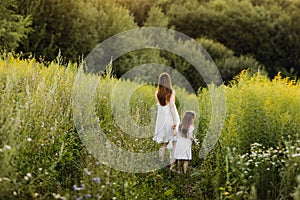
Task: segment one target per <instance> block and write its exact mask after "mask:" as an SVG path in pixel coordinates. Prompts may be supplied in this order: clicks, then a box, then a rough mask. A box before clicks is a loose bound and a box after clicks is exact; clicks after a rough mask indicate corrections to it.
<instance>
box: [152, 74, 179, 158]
mask: <svg viewBox="0 0 300 200" xmlns="http://www.w3.org/2000/svg"><path fill="white" fill-rule="evenodd" d="M155 99H156V104H157V118H156V126H155V132H154V137H153V140H154V141H156V142H158V143H160V144H161V147H160V150H159V157H160V161H164V154H165V149H166V147H167V145H168V143H169V142H172V141H173V138H174V129H175V127H176V124H179V122H180V119H179V114H178V111H177V108H176V105H175V91H174V90H173V88H172V82H171V78H170V76H169V74H167V73H162V74H160V75H159V79H158V89H157V91H156V92H155Z"/></svg>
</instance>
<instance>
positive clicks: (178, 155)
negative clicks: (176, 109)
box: [171, 111, 195, 174]
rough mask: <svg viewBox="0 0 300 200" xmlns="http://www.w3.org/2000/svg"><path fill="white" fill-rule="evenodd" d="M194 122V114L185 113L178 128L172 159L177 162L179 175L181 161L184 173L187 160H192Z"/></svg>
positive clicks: (190, 112) (191, 112)
mask: <svg viewBox="0 0 300 200" xmlns="http://www.w3.org/2000/svg"><path fill="white" fill-rule="evenodd" d="M194 120H195V113H194V112H193V111H187V112H185V114H184V116H183V119H182V121H181V123H180V125H179V127H178V133H177V142H176V146H175V150H174V159H177V160H178V166H177V167H178V174H180V173H181V166H180V164H181V161H183V162H184V163H183V172H184V173H186V171H187V167H188V164H189V160H192V141H193V139H194V136H193V130H194V126H193V123H194ZM171 169H172V168H171Z"/></svg>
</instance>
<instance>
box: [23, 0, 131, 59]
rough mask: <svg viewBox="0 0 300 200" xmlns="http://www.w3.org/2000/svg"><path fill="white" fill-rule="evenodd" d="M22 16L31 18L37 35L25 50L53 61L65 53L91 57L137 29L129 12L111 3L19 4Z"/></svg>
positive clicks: (39, 0) (36, 0)
mask: <svg viewBox="0 0 300 200" xmlns="http://www.w3.org/2000/svg"><path fill="white" fill-rule="evenodd" d="M18 3H19V7H20V11H19V12H20V13H22V14H23V15H31V16H32V19H33V30H34V31H33V32H32V33H31V34H30V35H29V36H28V39H27V40H25V41H23V42H22V45H21V47H20V49H21V50H23V51H26V52H33V53H34V54H36V55H37V56H45V57H46V58H47V60H53V59H54V58H55V57H56V55H57V54H58V52H59V50H61V52H62V55H63V56H64V57H66V58H68V59H71V60H78V58H79V56H82V55H87V54H88V53H89V52H90V51H91V50H92V49H93V48H94V47H95V46H96V45H97V44H98V43H99V42H101V41H103V40H104V39H106V38H108V37H110V36H112V35H114V34H117V33H119V32H121V31H124V30H127V29H131V28H134V27H136V25H135V23H134V22H133V17H132V16H130V14H129V12H128V10H126V9H124V8H123V7H121V6H117V5H112V4H110V3H109V1H107V0H92V1H83V0H64V1H60V0H32V1H31V0H30V1H29V0H28V1H21V0H19V1H18Z"/></svg>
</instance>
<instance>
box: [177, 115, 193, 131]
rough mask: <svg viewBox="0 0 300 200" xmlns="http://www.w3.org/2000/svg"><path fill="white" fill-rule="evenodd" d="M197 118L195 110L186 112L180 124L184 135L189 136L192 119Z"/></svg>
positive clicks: (180, 129)
mask: <svg viewBox="0 0 300 200" xmlns="http://www.w3.org/2000/svg"><path fill="white" fill-rule="evenodd" d="M194 118H195V112H193V111H186V112H185V113H184V116H183V119H182V121H181V123H180V125H179V132H180V133H181V134H182V136H183V137H187V133H188V131H189V128H190V127H191V125H192V120H193V119H194Z"/></svg>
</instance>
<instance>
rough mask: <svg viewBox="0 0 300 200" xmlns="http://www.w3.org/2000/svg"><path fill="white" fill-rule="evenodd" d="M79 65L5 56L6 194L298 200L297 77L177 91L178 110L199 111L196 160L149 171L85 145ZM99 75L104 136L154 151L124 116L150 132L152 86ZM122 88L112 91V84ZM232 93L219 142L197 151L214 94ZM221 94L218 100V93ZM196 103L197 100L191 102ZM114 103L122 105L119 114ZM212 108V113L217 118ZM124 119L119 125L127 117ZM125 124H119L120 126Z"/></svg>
mask: <svg viewBox="0 0 300 200" xmlns="http://www.w3.org/2000/svg"><path fill="white" fill-rule="evenodd" d="M77 74H78V66H77V65H75V64H71V63H70V64H68V65H67V66H62V65H60V63H59V62H58V61H56V62H54V61H53V62H49V63H48V64H47V66H45V65H44V64H41V63H40V62H38V61H36V60H35V59H33V58H32V59H26V60H21V59H19V58H15V57H13V56H12V55H9V54H8V55H2V56H1V59H0V94H1V95H0V163H1V164H0V199H270V200H274V199H295V200H299V199H300V137H299V134H300V124H299V122H300V112H299V111H300V82H299V81H296V80H293V79H290V78H283V77H281V75H280V73H279V74H278V75H277V76H276V77H275V78H274V79H272V80H270V79H269V78H268V77H267V76H266V75H263V74H260V73H256V74H250V73H248V72H247V71H242V72H241V73H240V74H239V75H238V76H236V77H235V78H234V80H232V81H231V82H230V83H229V84H228V85H222V86H219V87H218V88H216V87H213V86H209V87H208V88H200V89H199V90H198V91H197V92H196V94H189V93H187V92H186V91H185V90H184V89H182V88H178V87H175V89H176V94H177V99H178V101H177V106H178V109H179V112H180V113H181V114H182V113H183V111H184V110H186V109H193V108H194V107H197V108H198V111H197V121H196V124H197V127H196V128H197V131H196V137H197V139H198V141H199V144H198V145H197V144H194V145H193V149H192V151H193V160H192V161H191V163H190V167H189V170H188V174H187V175H178V174H176V173H173V172H171V171H170V170H169V169H168V168H167V167H165V168H161V169H159V170H155V171H152V172H148V173H128V172H122V171H118V170H115V169H113V168H110V167H109V166H107V165H106V163H105V162H103V161H101V160H98V159H96V157H95V156H94V155H93V154H92V153H91V152H90V151H89V150H88V149H87V148H86V146H85V145H84V144H83V143H82V140H81V138H80V136H79V133H78V131H77V129H76V127H75V123H74V116H73V115H74V110H73V107H72V105H73V103H74V102H73V97H74V96H73V95H74V94H73V91H74V84H75V80H76V76H77ZM86 78H87V79H84V80H83V81H86V84H89V83H90V82H89V79H91V80H92V79H93V80H98V81H99V83H98V87H97V90H96V95H95V96H94V98H95V105H96V106H95V108H94V110H95V113H96V114H97V117H98V123H99V126H100V127H101V128H102V130H103V132H104V133H105V135H106V136H107V138H108V139H109V140H110V141H111V142H112V143H113V144H116V145H117V146H118V147H120V148H122V149H126V150H127V151H132V152H149V151H152V150H158V148H159V146H158V145H157V144H156V143H154V142H153V141H152V139H151V137H148V138H133V137H132V136H130V135H128V134H126V130H130V131H132V126H131V124H130V123H129V122H128V121H126V119H125V118H124V117H120V120H121V122H120V123H116V119H115V118H116V116H115V114H116V113H119V115H120V116H122V115H127V116H131V120H132V121H133V122H134V123H135V124H136V125H137V126H146V125H148V126H149V130H148V132H147V134H148V135H149V136H151V134H152V127H153V126H152V125H151V124H152V123H153V116H155V109H154V110H153V105H154V104H155V102H154V98H153V94H154V91H155V90H156V88H155V87H154V86H153V85H151V84H144V85H143V86H142V87H138V89H136V90H135V91H134V93H133V94H132V96H131V97H130V99H129V100H128V102H129V103H128V107H127V109H121V108H115V107H113V106H112V105H111V103H112V101H114V102H116V104H117V105H120V103H121V102H119V100H120V99H121V97H123V96H126V95H127V92H128V91H127V90H125V89H122V88H133V87H137V86H138V85H139V84H138V83H136V82H131V81H128V80H118V79H116V78H114V77H113V76H112V74H111V73H110V72H107V73H106V74H102V75H91V74H90V75H87V77H86ZM117 85H118V86H119V87H121V89H120V90H118V93H114V94H113V93H112V91H114V88H115V87H116V86H117ZM222 92H224V94H225V96H226V110H225V112H221V113H219V114H220V115H224V116H225V118H224V119H225V121H224V124H222V126H223V128H222V131H221V133H220V136H219V138H218V140H217V143H216V145H215V146H214V148H213V149H212V150H211V151H210V152H209V154H208V155H207V156H206V157H204V158H202V157H199V152H200V148H201V144H202V143H203V141H204V139H205V137H206V135H207V134H209V130H210V128H209V127H210V126H209V124H210V122H211V121H214V120H215V119H216V118H218V117H220V115H218V113H217V112H214V110H213V109H212V107H213V105H214V104H218V103H222V102H218V101H216V102H213V101H212V98H211V97H212V96H216V97H218V95H220V94H221V93H222ZM216 99H218V98H216ZM195 102H196V103H197V105H195ZM114 109H117V110H114ZM212 113H213V114H212ZM122 120H123V121H122ZM121 123H123V124H122V125H120V124H121Z"/></svg>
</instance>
